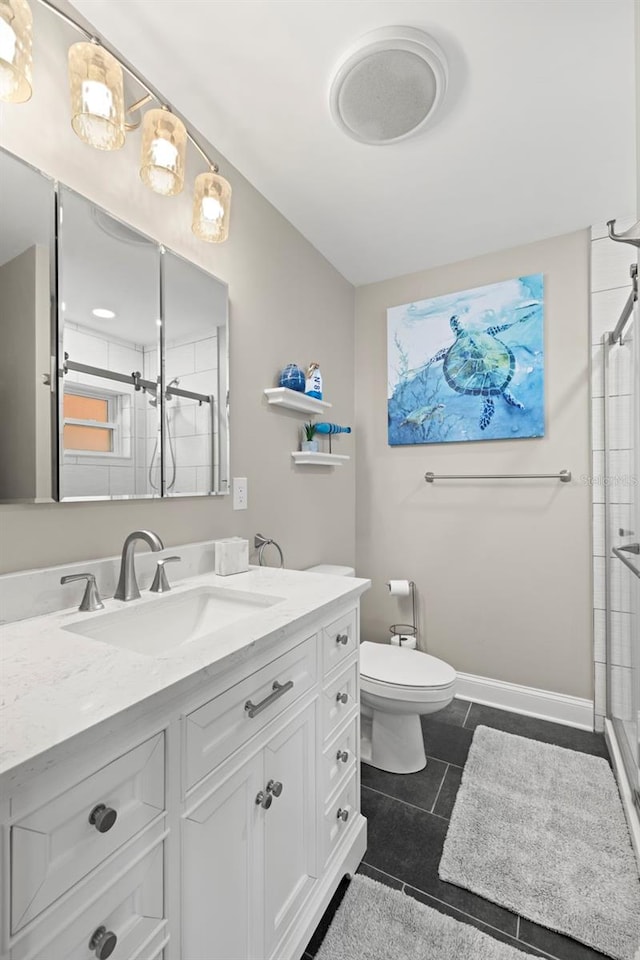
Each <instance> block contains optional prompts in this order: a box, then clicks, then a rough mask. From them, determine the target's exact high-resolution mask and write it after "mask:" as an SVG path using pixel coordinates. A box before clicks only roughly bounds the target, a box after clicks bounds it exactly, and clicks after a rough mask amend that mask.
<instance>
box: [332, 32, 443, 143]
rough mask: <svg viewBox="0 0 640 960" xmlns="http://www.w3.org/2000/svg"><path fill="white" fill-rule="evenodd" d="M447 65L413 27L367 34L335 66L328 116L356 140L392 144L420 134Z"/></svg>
mask: <svg viewBox="0 0 640 960" xmlns="http://www.w3.org/2000/svg"><path fill="white" fill-rule="evenodd" d="M446 87H447V63H446V60H445V57H444V54H443V52H442V50H441V49H440V47H439V46H438V44H437V43H436V42H435V40H433V39H432V38H431V37H430V36H429V35H428V34H426V33H423V32H422V30H416V29H414V28H413V27H383V28H382V29H380V30H375V31H373V33H368V34H366V35H365V36H364V37H362V38H361V40H360V41H359V42H358V44H357V45H356V46H355V47H354V48H352V49H351V50H350V51H349V52H348V53H347V55H346V56H345V57H344V59H343V60H342V62H341V63H340V64H339V66H338V68H337V70H336V72H335V73H334V76H333V80H332V82H331V89H330V94H329V104H330V108H331V115H332V116H333V119H334V120H335V122H336V123H337V125H338V126H339V127H340V129H341V130H342V131H343V132H344V133H346V134H347V136H349V137H351V138H352V139H353V140H358V141H359V142H360V143H369V144H375V145H381V144H387V143H397V142H398V141H399V140H404V139H406V138H407V137H412V136H415V135H416V134H418V133H420V132H421V131H422V130H423V129H424V127H425V126H426V125H427V123H429V122H430V121H431V120H432V118H433V115H434V113H435V112H436V110H437V108H438V106H439V105H440V103H441V102H442V98H443V96H444V94H445V90H446Z"/></svg>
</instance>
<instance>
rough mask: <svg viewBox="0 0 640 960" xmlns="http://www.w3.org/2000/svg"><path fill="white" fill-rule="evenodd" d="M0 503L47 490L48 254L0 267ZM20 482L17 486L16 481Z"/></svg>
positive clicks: (32, 250) (27, 254) (29, 254)
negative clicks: (43, 380)
mask: <svg viewBox="0 0 640 960" xmlns="http://www.w3.org/2000/svg"><path fill="white" fill-rule="evenodd" d="M0 304H1V311H2V312H1V314H0V344H1V349H0V411H1V415H0V450H2V456H1V457H0V499H5V498H7V499H10V498H14V497H25V496H26V497H42V496H45V497H46V496H49V495H50V491H51V443H50V435H49V434H50V424H51V405H50V396H51V394H50V391H49V388H48V386H47V385H46V384H43V383H42V379H41V377H40V375H39V374H40V373H41V372H46V371H48V370H49V251H48V250H47V249H46V248H45V247H39V246H33V247H29V249H28V250H25V251H24V252H23V253H21V254H20V255H19V256H17V257H14V259H13V260H10V261H9V262H8V263H5V264H3V265H2V266H0ZM17 481H19V482H17Z"/></svg>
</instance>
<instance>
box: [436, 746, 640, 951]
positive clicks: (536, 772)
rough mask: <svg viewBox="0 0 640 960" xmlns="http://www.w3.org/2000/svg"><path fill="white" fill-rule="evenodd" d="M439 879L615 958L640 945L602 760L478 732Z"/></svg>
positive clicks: (634, 874) (630, 874) (634, 873)
mask: <svg viewBox="0 0 640 960" xmlns="http://www.w3.org/2000/svg"><path fill="white" fill-rule="evenodd" d="M440 879H441V880H447V881H449V882H450V883H455V884H456V885H457V886H459V887H464V888H465V889H467V890H471V891H472V892H473V893H478V894H480V896H482V897H485V898H486V899H487V900H492V901H493V902H494V903H498V904H500V905H501V906H503V907H508V908H509V909H510V910H512V911H513V912H514V913H519V914H520V915H521V916H522V917H526V918H527V919H528V920H532V921H533V922H534V923H538V924H541V925H542V926H544V927H549V929H551V930H557V931H558V932H560V933H564V934H567V935H568V936H570V937H573V939H574V940H579V941H580V942H581V943H585V944H587V945H588V946H590V947H593V948H594V949H595V950H599V951H600V952H601V953H606V954H607V955H608V956H610V957H615V958H616V960H633V958H634V956H635V953H636V950H637V949H638V947H639V945H640V880H639V879H638V867H637V864H636V860H635V857H634V854H633V850H632V848H631V841H630V838H629V833H628V829H627V823H626V820H625V816H624V811H623V809H622V803H621V800H620V797H619V795H618V789H617V787H616V783H615V780H614V778H613V774H612V772H611V769H610V768H609V765H608V763H607V762H606V760H603V759H602V758H601V757H592V756H589V755H587V754H584V753H577V752H576V751H574V750H566V749H564V748H563V747H555V746H550V745H549V744H546V743H539V742H538V741H537V740H527V739H525V738H524V737H516V736H513V734H510V733H502V732H500V731H499V730H492V729H489V728H488V727H478V728H477V729H476V732H475V735H474V738H473V743H472V744H471V749H470V751H469V757H468V759H467V763H466V765H465V768H464V773H463V775H462V783H461V786H460V788H459V790H458V796H457V798H456V802H455V806H454V809H453V813H452V815H451V823H450V825H449V830H448V833H447V837H446V840H445V843H444V849H443V852H442V858H441V860H440Z"/></svg>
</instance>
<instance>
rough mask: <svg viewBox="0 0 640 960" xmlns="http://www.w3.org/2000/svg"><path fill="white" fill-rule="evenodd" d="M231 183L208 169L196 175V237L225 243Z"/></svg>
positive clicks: (227, 230) (194, 223)
mask: <svg viewBox="0 0 640 960" xmlns="http://www.w3.org/2000/svg"><path fill="white" fill-rule="evenodd" d="M230 212H231V185H230V183H229V181H228V180H225V178H224V177H221V176H220V175H219V174H217V173H215V172H214V171H213V170H208V171H207V172H206V173H201V174H199V175H198V176H197V177H196V182H195V186H194V191H193V221H192V224H191V229H192V230H193V232H194V233H195V235H196V237H199V238H200V239H201V240H206V241H207V242H208V243H223V242H224V241H225V240H226V239H227V237H228V236H229V215H230Z"/></svg>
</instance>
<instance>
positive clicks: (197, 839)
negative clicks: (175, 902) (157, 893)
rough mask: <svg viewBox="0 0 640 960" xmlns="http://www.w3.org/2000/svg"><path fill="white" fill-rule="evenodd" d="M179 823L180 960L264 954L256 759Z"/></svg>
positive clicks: (220, 781) (219, 781)
mask: <svg viewBox="0 0 640 960" xmlns="http://www.w3.org/2000/svg"><path fill="white" fill-rule="evenodd" d="M224 770H225V768H224V767H222V768H221V769H220V774H219V776H216V777H215V783H216V786H215V788H214V789H213V790H211V791H209V792H208V793H205V795H204V797H203V799H202V800H200V801H198V802H197V803H196V806H195V807H194V808H192V809H191V810H190V811H188V812H187V813H186V814H185V816H184V818H183V827H182V834H183V867H182V891H183V894H182V930H183V934H182V958H183V960H247V958H252V957H255V958H258V957H263V956H264V955H263V954H262V952H261V948H262V944H261V939H262V911H261V903H260V899H261V896H262V874H263V869H264V868H263V862H262V849H261V844H260V843H257V842H256V838H257V837H260V835H261V831H262V820H263V815H264V814H265V812H266V811H265V810H263V809H262V808H261V807H260V806H258V805H257V804H256V795H257V793H258V791H259V790H261V789H262V786H263V784H262V779H263V777H262V756H261V755H259V756H258V757H256V758H255V759H254V760H252V761H250V762H249V763H247V764H244V765H243V766H242V767H240V768H239V769H236V770H235V771H234V772H232V773H231V774H230V775H229V776H228V777H226V778H225V777H224Z"/></svg>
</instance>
